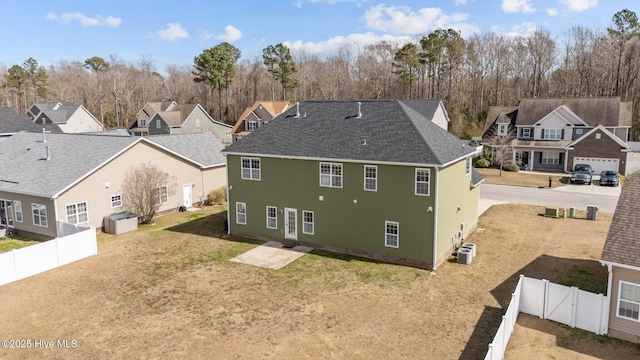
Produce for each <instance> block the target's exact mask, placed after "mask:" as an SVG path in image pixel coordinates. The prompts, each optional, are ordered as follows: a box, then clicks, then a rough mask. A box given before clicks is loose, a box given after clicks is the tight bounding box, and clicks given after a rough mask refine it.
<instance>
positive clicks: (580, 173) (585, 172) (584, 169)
mask: <svg viewBox="0 0 640 360" xmlns="http://www.w3.org/2000/svg"><path fill="white" fill-rule="evenodd" d="M592 178H593V168H592V167H591V165H588V164H576V166H575V167H574V168H573V172H572V173H571V178H569V183H570V184H573V183H582V184H587V185H591V181H592Z"/></svg>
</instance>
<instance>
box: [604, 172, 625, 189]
mask: <svg viewBox="0 0 640 360" xmlns="http://www.w3.org/2000/svg"><path fill="white" fill-rule="evenodd" d="M600 185H612V186H618V185H620V175H618V173H617V172H615V171H603V172H601V173H600Z"/></svg>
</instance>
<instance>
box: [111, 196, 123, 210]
mask: <svg viewBox="0 0 640 360" xmlns="http://www.w3.org/2000/svg"><path fill="white" fill-rule="evenodd" d="M115 197H117V198H119V200H114V198H115ZM118 202H120V205H114V203H116V204H117V203H118ZM120 207H122V194H115V195H111V208H112V209H115V208H120Z"/></svg>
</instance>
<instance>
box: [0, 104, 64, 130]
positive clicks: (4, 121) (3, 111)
mask: <svg viewBox="0 0 640 360" xmlns="http://www.w3.org/2000/svg"><path fill="white" fill-rule="evenodd" d="M42 128H45V130H46V131H49V132H52V133H61V132H62V130H60V127H59V126H58V125H56V124H46V125H36V124H34V123H33V121H32V120H31V118H29V116H27V115H26V114H21V115H18V114H16V113H15V111H13V109H11V108H9V107H0V134H14V133H17V132H20V131H29V132H42Z"/></svg>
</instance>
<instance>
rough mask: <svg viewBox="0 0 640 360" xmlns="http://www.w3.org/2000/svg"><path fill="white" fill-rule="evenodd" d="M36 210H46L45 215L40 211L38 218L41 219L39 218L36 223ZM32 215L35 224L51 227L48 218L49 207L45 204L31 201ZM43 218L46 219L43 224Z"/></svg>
mask: <svg viewBox="0 0 640 360" xmlns="http://www.w3.org/2000/svg"><path fill="white" fill-rule="evenodd" d="M35 210H44V215H42V214H40V212H38V216H37V218H38V219H39V220H38V222H37V223H36V216H35V214H34V211H35ZM31 217H32V221H33V225H35V226H41V227H49V220H48V218H47V207H46V206H45V205H42V204H35V203H31ZM42 219H44V225H42V223H43V221H42Z"/></svg>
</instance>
